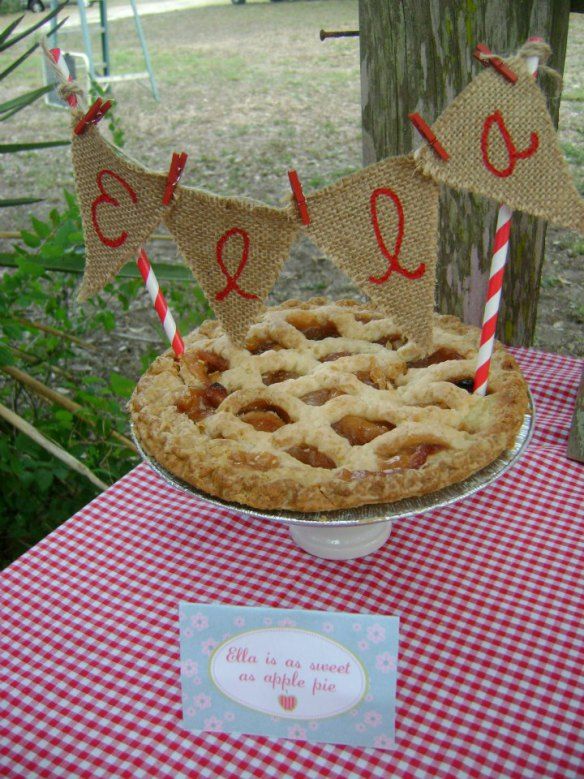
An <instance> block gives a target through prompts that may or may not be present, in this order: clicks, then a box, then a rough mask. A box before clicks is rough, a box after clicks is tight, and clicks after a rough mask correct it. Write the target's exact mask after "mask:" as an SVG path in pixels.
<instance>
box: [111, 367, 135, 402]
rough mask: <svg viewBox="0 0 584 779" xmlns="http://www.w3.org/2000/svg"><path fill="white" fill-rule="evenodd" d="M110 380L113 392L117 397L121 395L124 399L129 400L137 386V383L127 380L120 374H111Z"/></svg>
mask: <svg viewBox="0 0 584 779" xmlns="http://www.w3.org/2000/svg"><path fill="white" fill-rule="evenodd" d="M109 380H110V387H111V388H112V390H113V391H114V392H115V393H116V395H120V396H121V397H122V398H129V397H130V395H131V394H132V392H133V391H134V387H135V386H136V382H135V381H132V380H131V379H127V378H126V377H125V376H122V375H121V374H120V373H110V377H109Z"/></svg>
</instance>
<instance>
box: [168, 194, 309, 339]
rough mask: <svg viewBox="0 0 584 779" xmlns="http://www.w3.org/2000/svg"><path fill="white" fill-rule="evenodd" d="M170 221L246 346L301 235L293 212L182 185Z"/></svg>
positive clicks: (220, 315)
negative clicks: (255, 321) (251, 329)
mask: <svg viewBox="0 0 584 779" xmlns="http://www.w3.org/2000/svg"><path fill="white" fill-rule="evenodd" d="M165 223H166V225H167V227H168V229H169V230H170V232H171V233H172V235H173V236H174V238H175V240H176V242H177V244H178V247H179V249H180V251H181V253H182V255H183V257H184V258H185V261H186V263H187V265H188V266H189V267H190V268H191V270H192V272H193V275H194V276H195V278H196V279H197V281H198V282H199V284H200V285H201V288H202V290H203V292H204V293H205V295H206V296H207V300H208V301H209V304H210V306H211V307H212V309H213V311H214V312H215V315H216V316H217V319H218V320H219V321H220V322H221V324H222V326H223V329H224V330H225V332H226V333H227V334H228V335H229V337H230V338H231V339H232V341H234V342H235V343H239V344H241V343H242V342H243V341H244V339H245V335H246V333H247V331H248V329H249V326H250V325H251V323H252V322H253V321H254V320H255V319H256V318H257V316H258V314H259V313H260V311H261V310H262V309H263V300H264V298H265V297H266V296H267V294H268V292H269V291H270V290H271V289H272V287H273V286H274V284H275V283H276V279H277V278H278V276H279V275H280V271H281V269H282V265H283V264H284V262H285V261H286V259H287V258H288V254H289V251H290V246H291V244H292V241H293V240H294V238H295V236H296V235H297V233H298V226H297V224H296V222H295V220H294V219H293V216H292V210H291V209H289V210H282V209H277V208H270V207H269V206H265V205H261V204H259V203H254V202H253V201H251V200H238V199H233V198H223V197H217V196H215V195H211V194H209V193H207V192H201V191H200V190H196V189H187V188H185V187H179V188H178V189H177V193H176V202H175V205H174V207H173V208H172V209H171V210H170V211H169V212H168V214H167V215H166V217H165Z"/></svg>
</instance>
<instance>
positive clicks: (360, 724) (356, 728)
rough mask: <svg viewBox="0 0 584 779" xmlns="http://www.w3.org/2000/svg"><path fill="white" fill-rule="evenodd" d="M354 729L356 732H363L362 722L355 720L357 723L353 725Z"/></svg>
mask: <svg viewBox="0 0 584 779" xmlns="http://www.w3.org/2000/svg"><path fill="white" fill-rule="evenodd" d="M355 730H356V731H357V732H358V733H365V725H364V724H363V723H362V722H357V724H356V725H355Z"/></svg>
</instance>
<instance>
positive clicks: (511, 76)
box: [472, 43, 517, 84]
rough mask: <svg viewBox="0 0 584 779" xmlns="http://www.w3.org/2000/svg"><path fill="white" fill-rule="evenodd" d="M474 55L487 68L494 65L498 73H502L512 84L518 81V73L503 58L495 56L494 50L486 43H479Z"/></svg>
mask: <svg viewBox="0 0 584 779" xmlns="http://www.w3.org/2000/svg"><path fill="white" fill-rule="evenodd" d="M472 56H473V57H474V58H475V59H477V60H478V61H479V62H480V63H481V65H482V66H483V67H485V68H488V67H489V65H492V66H493V67H494V68H495V70H496V71H497V73H500V74H501V75H502V76H503V77H504V78H506V79H507V81H510V82H511V84H514V83H515V82H516V81H517V74H516V73H514V72H513V71H512V70H511V68H509V67H507V65H505V63H504V62H503V60H502V59H499V57H493V52H492V51H491V50H490V49H489V48H488V47H487V46H485V44H484V43H478V44H477V45H476V48H475V50H474V51H473V54H472Z"/></svg>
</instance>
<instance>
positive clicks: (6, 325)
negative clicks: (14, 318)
mask: <svg viewBox="0 0 584 779" xmlns="http://www.w3.org/2000/svg"><path fill="white" fill-rule="evenodd" d="M2 329H3V330H4V335H6V336H7V337H8V338H12V340H13V341H17V340H18V339H19V338H20V336H21V335H22V327H21V326H20V325H18V324H15V323H14V322H3V323H2Z"/></svg>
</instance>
